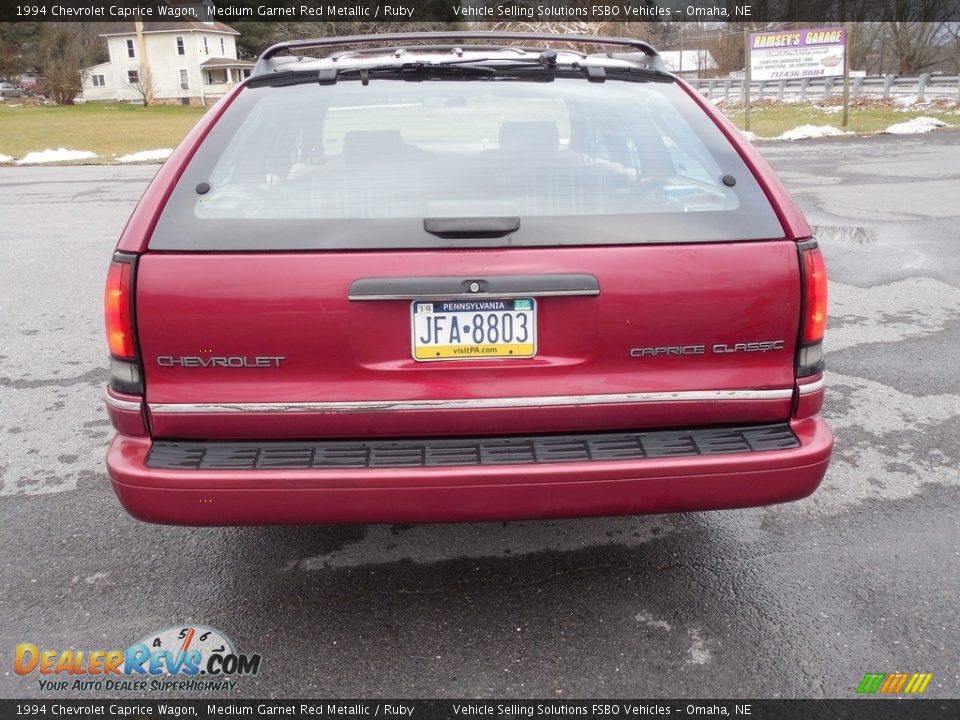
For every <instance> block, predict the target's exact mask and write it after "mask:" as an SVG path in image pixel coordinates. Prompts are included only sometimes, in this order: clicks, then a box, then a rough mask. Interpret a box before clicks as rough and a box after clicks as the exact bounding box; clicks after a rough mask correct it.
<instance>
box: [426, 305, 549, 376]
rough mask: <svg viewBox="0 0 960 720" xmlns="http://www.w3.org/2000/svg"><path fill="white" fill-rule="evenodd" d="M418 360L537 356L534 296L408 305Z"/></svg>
mask: <svg viewBox="0 0 960 720" xmlns="http://www.w3.org/2000/svg"><path fill="white" fill-rule="evenodd" d="M410 311H411V315H412V316H413V319H412V332H413V339H412V343H411V344H412V347H413V357H414V359H415V360H423V361H427V360H473V359H489V358H525V357H533V356H534V355H536V352H537V311H536V303H535V302H534V300H533V298H517V299H514V300H444V301H441V302H423V301H420V300H417V301H414V303H413V304H412V305H411V307H410Z"/></svg>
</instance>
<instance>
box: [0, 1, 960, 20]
mask: <svg viewBox="0 0 960 720" xmlns="http://www.w3.org/2000/svg"><path fill="white" fill-rule="evenodd" d="M123 20H144V21H154V22H156V21H173V22H176V21H181V22H191V21H200V22H211V21H214V22H223V23H231V22H238V21H261V22H264V21H265V22H271V21H273V22H290V21H299V22H442V23H462V24H465V23H470V22H707V23H709V22H717V23H719V22H734V23H779V22H804V23H807V22H816V23H838V22H955V21H960V0H755V1H751V0H675V1H671V0H659V1H658V0H619V1H618V2H613V1H612V0H607V1H606V2H604V1H602V0H512V1H507V2H494V1H492V0H272V1H271V0H259V1H258V0H165V1H163V0H161V1H159V2H151V1H149V0H143V1H142V2H138V1H137V0H59V1H50V0H32V1H31V0H23V1H20V0H0V21H5V22H18V21H23V22H28V21H30V22H37V21H39V22H84V21H88V22H89V21H100V22H103V21H107V22H110V21H123Z"/></svg>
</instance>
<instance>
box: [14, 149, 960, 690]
mask: <svg viewBox="0 0 960 720" xmlns="http://www.w3.org/2000/svg"><path fill="white" fill-rule="evenodd" d="M760 148H761V151H762V152H763V154H764V155H765V156H766V157H767V158H768V159H769V161H770V162H771V163H772V164H773V166H774V167H775V169H776V170H777V171H778V173H779V174H780V176H781V178H782V179H783V180H784V182H785V183H786V184H787V186H788V187H789V188H790V190H791V191H792V192H793V193H794V195H795V197H796V198H797V200H798V201H799V203H800V204H801V206H802V207H803V209H804V211H805V212H806V213H807V216H808V218H809V220H810V221H811V223H813V224H815V225H816V226H817V235H818V237H819V239H820V242H821V247H822V248H823V251H824V253H825V255H826V259H827V263H828V267H829V270H830V273H831V282H830V293H831V298H830V301H831V311H830V321H829V327H828V334H827V341H826V349H827V364H828V395H827V401H826V408H825V414H826V417H827V418H828V420H829V422H830V424H831V425H832V427H833V429H834V431H835V432H836V436H837V445H836V451H835V454H834V460H833V464H832V465H831V468H830V470H829V472H828V474H827V477H826V479H825V481H824V483H823V485H822V487H821V488H820V490H819V491H818V492H817V493H815V494H814V495H813V496H811V497H810V498H808V499H806V500H803V501H800V502H797V503H793V504H789V505H783V506H777V507H770V508H758V509H750V510H737V511H725V512H712V513H699V514H686V515H674V516H652V517H638V518H614V519H591V520H569V521H557V522H520V523H510V524H506V523H486V524H475V525H420V526H369V527H295V528H259V529H258V528H225V529H214V528H174V527H162V526H154V525H147V524H143V523H139V522H137V521H135V520H133V519H131V518H130V517H128V516H127V515H126V514H125V513H124V511H123V510H122V509H121V508H120V506H119V504H118V502H117V500H116V498H115V497H114V494H113V491H112V490H111V488H110V485H109V482H108V479H107V476H106V473H105V471H104V466H103V454H104V450H105V448H106V445H107V443H108V441H109V438H110V436H111V434H112V428H111V427H110V424H109V422H108V420H107V416H106V412H105V410H104V406H103V387H104V385H105V383H106V380H107V371H106V362H105V349H104V342H103V339H102V319H101V303H102V299H101V298H102V295H101V294H102V287H103V279H104V276H105V272H106V267H107V263H108V261H109V257H110V254H111V251H112V249H113V246H114V244H115V242H116V238H117V236H118V234H119V232H120V230H121V229H122V227H123V224H124V222H125V221H126V219H127V217H128V215H129V212H130V210H131V209H132V207H133V205H134V203H135V202H136V200H137V198H138V197H139V195H140V193H141V192H142V191H143V189H144V187H145V185H146V183H147V181H148V180H149V178H150V177H152V175H153V173H154V172H155V170H156V166H139V167H119V166H89V167H47V168H43V167H34V168H26V167H24V168H16V167H6V168H0V548H2V550H0V697H60V696H64V693H53V692H44V691H41V690H40V689H39V686H38V684H37V679H36V675H33V676H29V677H20V676H17V675H16V674H15V673H14V671H13V652H14V646H15V645H16V644H18V643H23V642H32V643H36V644H37V645H38V646H41V647H42V648H44V649H59V650H65V649H115V648H125V647H126V646H127V645H129V644H131V643H132V642H134V641H136V640H137V639H139V638H141V637H143V636H144V635H146V634H147V633H150V632H151V631H156V630H159V629H162V628H166V627H170V626H179V625H181V624H190V623H196V624H202V625H206V626H212V627H214V628H219V629H220V630H222V631H223V632H224V633H225V634H226V635H228V636H229V637H230V638H231V639H232V640H233V641H234V643H235V645H236V646H237V648H238V649H239V650H240V651H242V652H246V653H260V654H261V655H262V656H263V665H262V668H261V673H260V675H259V676H257V677H256V678H247V679H244V680H242V681H240V682H239V683H238V685H237V688H236V689H235V690H234V691H232V692H231V693H229V696H231V697H270V696H272V697H285V696H314V697H356V696H385V697H423V696H426V697H447V696H459V697H464V696H466V697H473V696H498V697H517V698H520V697H546V698H575V697H598V696H630V697H647V698H655V697H690V698H709V697H731V698H734V697H758V696H759V697H775V698H794V697H838V698H847V697H854V696H855V693H854V689H855V687H856V685H857V684H858V683H859V681H860V679H861V678H862V677H863V675H864V673H866V672H894V671H901V672H931V673H933V674H934V678H933V680H932V682H931V683H930V685H929V687H928V688H927V691H926V695H927V696H934V697H958V696H960V650H958V648H960V623H958V612H957V598H958V596H960V526H958V521H960V432H958V427H960V361H958V358H960V250H958V248H960V132H951V131H942V132H938V133H934V134H931V135H926V136H917V137H891V136H878V137H872V138H859V139H847V138H841V139H831V140H823V141H805V142H797V143H765V144H761V145H760ZM97 695H98V696H99V695H115V696H118V697H127V698H132V697H136V695H134V694H131V693H129V692H122V691H117V692H114V693H106V692H103V693H97ZM210 696H211V697H220V696H222V695H221V694H219V693H212V694H211V695H210Z"/></svg>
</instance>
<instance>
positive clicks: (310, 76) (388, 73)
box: [248, 51, 673, 87]
mask: <svg viewBox="0 0 960 720" xmlns="http://www.w3.org/2000/svg"><path fill="white" fill-rule="evenodd" d="M554 55H555V54H551V52H550V51H545V52H543V53H541V54H540V55H539V56H537V57H533V58H522V59H521V58H518V59H512V58H511V59H504V58H489V57H479V58H467V59H463V60H445V61H441V62H436V61H433V62H423V61H407V62H401V63H384V64H381V65H366V66H364V65H352V66H346V67H324V68H320V69H319V70H312V71H311V70H307V71H302V70H301V71H296V70H285V71H281V72H278V73H273V74H271V75H264V76H262V77H258V78H253V79H252V80H250V81H248V86H251V87H259V86H263V85H269V86H272V87H279V86H285V85H299V84H302V83H309V82H319V83H321V84H333V83H335V82H337V79H338V78H341V77H350V78H354V77H359V78H360V80H361V81H362V82H363V83H364V84H366V82H368V81H369V80H370V78H372V77H382V78H401V79H409V80H422V79H425V78H428V77H440V76H447V77H449V76H457V77H461V78H493V77H502V78H510V77H520V76H523V77H526V78H531V76H537V75H541V74H542V76H543V79H547V80H549V79H553V78H554V77H578V76H579V77H586V78H587V79H588V80H591V81H594V82H603V81H604V79H605V78H607V77H608V76H612V77H616V78H622V79H630V80H647V79H649V80H656V81H660V82H670V81H672V80H673V77H672V76H671V75H670V74H668V73H665V72H662V71H660V70H654V69H651V68H645V67H640V66H636V67H605V66H603V65H586V64H583V65H581V64H580V63H572V64H567V65H560V64H558V63H557V62H556V58H555V56H554Z"/></svg>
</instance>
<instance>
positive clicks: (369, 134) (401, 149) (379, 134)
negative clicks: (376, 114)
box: [343, 130, 407, 163]
mask: <svg viewBox="0 0 960 720" xmlns="http://www.w3.org/2000/svg"><path fill="white" fill-rule="evenodd" d="M406 154H407V146H406V145H405V144H404V142H403V136H402V135H401V134H400V131H399V130H350V131H349V132H346V133H344V135H343V156H344V158H345V159H346V161H347V162H348V163H355V162H359V163H366V162H377V161H380V160H396V159H399V158H401V157H404V156H405V155H406Z"/></svg>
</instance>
